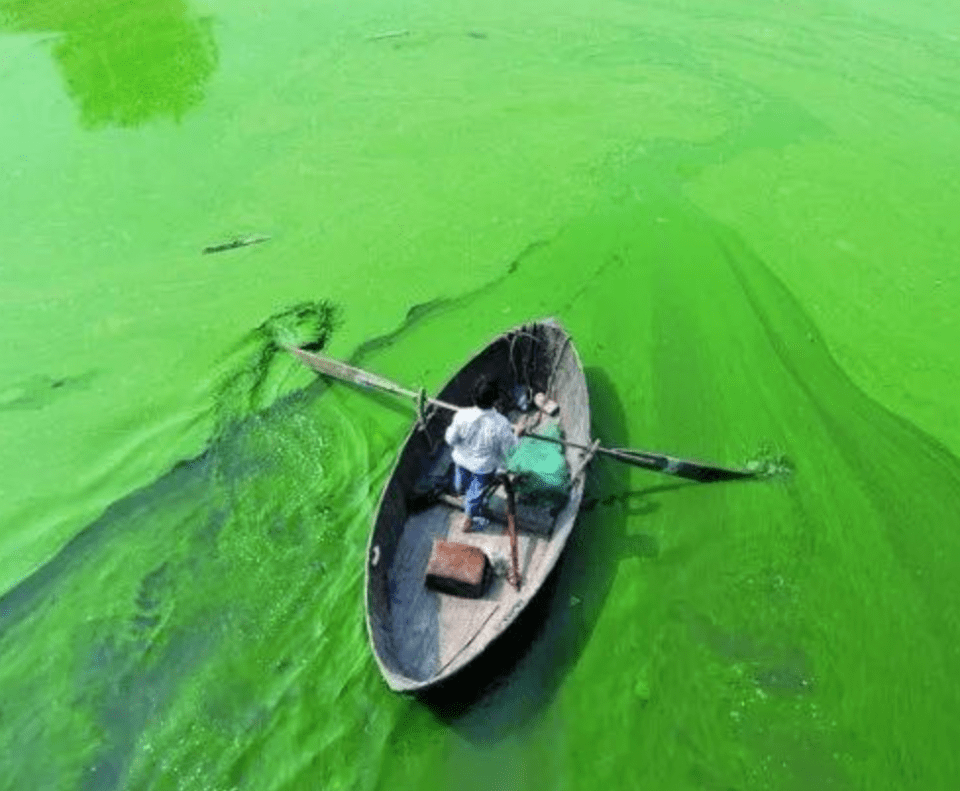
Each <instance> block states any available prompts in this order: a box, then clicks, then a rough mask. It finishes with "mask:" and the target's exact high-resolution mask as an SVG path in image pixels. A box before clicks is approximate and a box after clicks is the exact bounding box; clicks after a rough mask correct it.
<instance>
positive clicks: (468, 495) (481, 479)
mask: <svg viewBox="0 0 960 791" xmlns="http://www.w3.org/2000/svg"><path fill="white" fill-rule="evenodd" d="M494 474H495V473H493V472H470V470H468V469H466V468H465V467H461V466H460V465H459V464H456V465H454V470H453V487H454V488H455V489H456V490H457V494H462V495H464V498H463V512H464V513H465V514H466V515H467V516H469V517H470V518H471V519H473V517H475V516H480V503H481V500H482V495H483V490H484V489H486V488H487V487H488V486H489V485H490V484H491V483H493V476H494Z"/></svg>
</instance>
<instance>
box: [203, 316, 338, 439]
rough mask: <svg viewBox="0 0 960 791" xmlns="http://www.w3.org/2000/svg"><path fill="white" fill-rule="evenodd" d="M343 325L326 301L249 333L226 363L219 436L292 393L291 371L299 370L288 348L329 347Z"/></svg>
mask: <svg viewBox="0 0 960 791" xmlns="http://www.w3.org/2000/svg"><path fill="white" fill-rule="evenodd" d="M339 320H340V312H339V310H338V309H337V307H336V306H335V305H333V304H332V303H330V302H327V301H326V300H319V301H316V302H300V303H298V304H296V305H293V306H291V307H289V308H286V309H285V310H282V311H280V312H279V313H275V314H274V315H272V316H271V317H270V318H268V319H267V320H266V321H264V322H263V323H262V324H261V325H260V326H258V327H257V328H256V329H254V330H251V331H250V332H249V333H247V335H246V336H244V338H243V340H242V341H241V342H240V344H239V345H238V347H237V348H236V349H235V350H234V351H233V353H232V354H231V356H230V359H228V360H226V361H225V362H224V369H225V373H224V374H223V376H222V378H221V381H220V386H219V391H218V394H217V424H218V428H217V433H218V434H219V433H220V432H221V431H222V430H223V429H224V428H225V427H226V426H227V425H229V424H230V423H232V422H233V421H235V420H238V419H241V418H243V417H245V416H247V415H249V414H253V413H256V412H259V411H261V410H263V409H266V408H267V407H268V406H270V405H271V404H272V403H273V402H274V401H275V400H276V399H277V397H278V396H279V395H281V394H282V393H283V392H284V390H285V389H287V387H288V382H289V374H290V372H291V371H292V370H297V369H298V368H299V364H297V363H295V362H294V361H293V360H292V359H291V357H290V355H289V354H287V351H286V347H288V346H298V347H300V348H303V349H310V350H313V351H318V350H320V349H322V348H324V346H326V344H327V342H328V341H329V340H330V337H331V335H332V334H333V332H334V330H335V329H336V328H337V326H338V325H339Z"/></svg>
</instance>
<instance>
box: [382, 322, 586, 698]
mask: <svg viewBox="0 0 960 791" xmlns="http://www.w3.org/2000/svg"><path fill="white" fill-rule="evenodd" d="M481 374H485V375H487V376H489V377H491V378H494V379H496V380H497V381H498V382H499V383H500V385H501V389H502V391H503V392H504V393H507V394H511V395H519V398H518V399H517V400H516V401H514V402H513V403H507V404H504V405H503V407H504V411H506V412H507V414H508V416H509V417H511V418H512V419H514V420H515V419H517V418H518V417H519V416H520V415H521V411H520V409H519V408H518V406H526V404H525V403H524V402H526V401H528V400H529V401H530V403H529V406H528V407H527V409H528V411H529V412H531V413H536V414H537V417H538V418H540V419H541V422H540V424H539V427H538V429H536V430H537V431H540V430H542V428H543V427H544V426H545V425H549V423H550V421H555V422H557V423H559V427H560V429H561V431H562V434H563V436H564V438H565V439H566V440H569V441H571V442H572V443H575V444H579V445H581V446H585V447H586V448H588V449H589V448H590V447H591V443H590V406H589V400H588V396H587V385H586V380H585V379H584V374H583V368H582V366H581V364H580V359H579V357H578V355H577V352H576V349H575V348H574V346H573V343H572V342H571V340H570V336H569V335H567V333H566V332H565V331H564V329H563V327H561V326H560V324H559V323H558V322H557V321H555V320H552V319H547V320H543V321H537V322H534V323H532V324H527V325H524V326H522V327H518V328H516V329H514V330H511V331H509V332H506V333H504V334H503V335H500V336H499V337H497V338H496V339H495V340H494V341H493V342H492V343H491V344H490V345H489V346H487V347H486V348H485V349H483V351H481V352H480V353H479V354H477V355H476V356H475V357H474V358H473V359H472V360H470V361H469V362H468V363H467V364H466V365H465V366H464V367H463V368H462V369H461V370H460V371H459V372H458V373H457V374H456V375H455V376H454V377H453V379H451V380H450V382H449V383H448V384H447V385H446V386H445V387H444V388H443V390H442V391H441V392H440V394H439V396H438V397H437V401H440V402H445V403H446V404H453V405H457V406H470V393H471V389H472V387H473V384H474V382H475V381H476V379H477V377H478V376H480V375H481ZM534 393H545V394H546V395H547V397H548V398H549V399H552V400H553V401H555V402H556V403H557V404H558V405H559V407H560V409H559V413H557V414H556V415H555V416H554V417H548V416H547V415H546V413H542V412H539V411H537V409H536V407H534V406H533V403H532V398H530V396H531V395H532V394H534ZM511 400H513V399H512V398H511ZM518 402H519V403H518ZM451 419H452V413H451V411H450V410H448V409H434V410H432V411H431V410H428V409H424V408H423V403H421V415H420V420H418V423H417V425H416V426H415V427H414V429H413V430H412V432H411V433H410V435H409V437H408V438H407V440H406V442H405V444H404V446H403V448H402V450H401V451H400V453H399V455H398V457H397V461H396V463H395V466H394V468H393V471H392V473H391V475H390V479H389V480H388V482H387V484H386V486H385V487H384V491H383V494H382V496H381V499H380V504H379V507H378V509H377V514H376V516H375V517H374V522H373V529H372V531H371V535H370V541H369V544H368V547H367V559H366V616H367V617H366V620H367V630H368V634H369V637H370V644H371V647H372V649H373V655H374V657H375V658H376V661H377V664H378V666H379V668H380V671H381V673H382V674H383V677H384V679H385V680H386V681H387V684H388V685H389V686H390V687H391V688H392V689H394V690H397V691H404V692H423V691H426V690H427V689H429V688H430V687H433V686H435V685H437V684H439V683H441V682H443V681H446V680H447V679H449V678H450V677H451V676H453V675H454V674H456V673H458V672H459V671H461V670H463V669H464V668H465V667H466V666H467V665H469V664H470V663H472V662H474V661H475V660H477V659H478V658H479V657H480V656H481V655H482V654H483V653H484V650H485V649H486V648H487V647H488V646H489V645H490V644H491V643H492V642H493V641H494V640H496V638H497V637H499V636H500V635H502V634H503V633H504V632H505V631H506V630H507V629H508V627H509V626H510V625H511V624H512V623H513V622H514V621H515V620H516V619H517V617H518V616H519V614H520V613H521V612H522V611H523V610H524V608H525V607H526V606H527V604H528V603H529V602H530V600H531V599H532V598H533V597H534V596H535V595H536V593H537V591H538V590H539V589H540V587H541V586H542V585H543V583H544V581H545V580H546V579H547V577H548V575H549V574H550V571H551V570H552V569H553V567H554V566H555V565H556V563H557V559H558V558H559V557H560V553H561V552H562V551H563V547H564V545H565V544H566V543H567V539H568V538H569V537H570V534H571V531H572V530H573V528H574V523H575V522H576V519H577V513H578V511H579V510H580V503H581V500H582V498H583V487H584V480H585V476H586V466H587V463H588V462H589V460H590V458H591V457H592V453H591V452H590V451H589V450H584V449H583V448H577V447H572V446H571V445H567V446H565V447H564V449H563V453H564V454H565V457H566V463H567V467H568V469H569V471H570V476H571V479H570V480H571V483H570V490H569V496H568V497H567V499H566V501H565V503H564V504H562V505H561V506H560V507H559V511H557V510H555V509H554V510H553V511H548V510H547V509H545V508H543V507H541V508H540V509H539V510H538V509H536V508H533V507H532V506H525V505H524V503H523V502H522V500H521V502H520V503H519V506H518V520H517V526H518V531H517V532H518V534H517V546H516V549H517V558H518V565H519V571H520V576H521V579H522V583H521V584H520V587H519V590H518V589H516V588H514V587H513V586H512V585H510V584H508V582H507V580H506V579H505V578H503V577H502V576H497V575H494V576H493V577H492V579H491V581H490V582H489V584H487V585H486V587H485V592H484V593H483V595H482V596H481V597H480V598H465V597H461V596H456V595H451V594H448V593H443V592H438V591H436V590H433V589H431V588H428V587H427V586H426V585H425V572H426V568H427V564H428V561H429V559H430V556H431V552H432V551H433V549H434V543H435V541H437V540H446V541H450V542H454V543H456V544H461V545H469V546H471V547H478V548H479V549H481V550H482V551H483V552H484V553H485V554H486V555H487V557H488V558H491V559H494V560H496V559H498V558H504V557H509V556H510V545H509V539H508V537H507V535H506V534H505V533H504V532H503V529H502V525H501V524H500V523H499V522H492V523H491V525H490V526H489V527H488V528H487V529H485V530H482V531H478V532H471V533H464V532H463V531H462V529H461V525H460V520H461V512H460V510H459V508H458V501H457V500H456V499H454V498H453V497H451V496H450V495H446V496H443V497H436V496H434V497H430V496H427V497H426V501H424V500H425V498H424V492H425V491H427V492H429V489H430V486H429V481H430V480H431V476H434V477H433V480H436V476H437V474H438V470H439V471H440V473H439V474H440V476H441V477H442V475H443V471H444V470H445V469H446V468H447V466H448V465H449V463H450V461H449V448H447V447H446V444H445V443H444V440H443V434H444V431H445V429H446V427H447V426H448V425H449V423H450V420H451ZM531 441H533V440H531ZM593 447H594V448H595V447H596V446H595V445H594V446H593ZM425 482H427V484H426V485H425ZM434 494H436V493H435V492H434ZM493 499H496V498H493ZM491 514H492V515H493V517H494V518H495V519H497V518H499V514H498V513H497V512H496V511H494V510H493V507H492V506H491Z"/></svg>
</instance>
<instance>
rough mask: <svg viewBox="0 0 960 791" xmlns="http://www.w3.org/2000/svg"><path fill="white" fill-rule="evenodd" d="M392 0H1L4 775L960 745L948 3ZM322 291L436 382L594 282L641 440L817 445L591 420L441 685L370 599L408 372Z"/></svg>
mask: <svg viewBox="0 0 960 791" xmlns="http://www.w3.org/2000/svg"><path fill="white" fill-rule="evenodd" d="M340 5H342V4H340ZM359 5H360V6H362V7H360V8H349V7H348V8H341V7H338V6H337V5H335V4H317V3H307V2H300V1H299V0H294V1H293V2H285V3H282V4H280V6H279V7H278V6H276V5H267V4H259V5H258V4H249V3H238V2H237V3H231V2H228V1H227V0H223V1H222V2H214V3H206V4H203V5H201V4H199V3H189V4H188V3H182V2H174V1H173V0H162V1H159V2H158V0H137V1H136V2H121V1H120V0H112V2H107V1H106V0H74V1H73V2H67V1H66V0H55V1H53V2H44V3H40V2H37V1H36V0H31V1H29V2H27V1H25V0H0V107H2V108H3V110H2V114H0V194H2V195H3V197H4V201H3V211H2V212H0V239H2V241H3V245H4V246H3V251H2V253H0V299H2V307H3V312H4V339H5V341H6V343H5V344H4V345H3V346H2V347H0V436H2V438H3V442H2V443H0V463H2V469H3V472H4V475H3V478H2V484H0V493H2V495H3V497H2V498H0V559H2V565H0V572H2V573H0V590H3V591H6V594H5V596H4V598H3V600H2V605H0V689H3V691H4V695H3V698H2V701H0V740H2V741H0V744H2V753H0V754H2V756H3V757H2V759H0V761H2V763H0V779H2V787H4V788H12V789H23V788H44V789H46V788H50V789H74V788H78V789H114V788H158V789H166V788H169V789H180V788H183V789H194V788H195V789H232V788H241V789H243V788H249V789H257V790H258V791H261V790H265V789H301V788H303V789H333V788H358V789H372V788H381V787H382V788H387V787H391V788H426V789H429V788H439V787H446V786H449V785H451V784H453V785H455V787H458V788H461V789H488V788H494V787H496V788H504V789H514V788H516V789H540V788H543V789H559V788H564V789H580V788H583V789H592V788H596V787H604V786H606V787H615V788H618V789H624V790H625V791H626V789H633V788H651V789H671V790H672V789H688V788H689V789H701V788H702V789H729V788H743V789H765V788H769V789H790V790H791V791H792V790H793V789H797V790H799V789H848V788H849V789H885V788H889V789H904V788H910V789H924V790H926V789H940V788H952V787H954V786H955V785H956V784H957V782H958V780H960V767H958V765H957V759H956V757H955V750H954V748H953V743H954V742H955V741H956V740H957V737H958V727H957V726H956V724H955V719H956V718H955V712H956V711H957V710H958V708H960V692H958V691H957V687H956V683H955V679H956V677H957V674H958V671H960V647H958V646H960V640H958V638H960V634H958V632H960V613H958V607H960V604H958V602H960V582H958V581H957V580H958V575H957V569H958V561H960V537H958V534H957V530H956V528H957V525H958V523H960V521H958V519H957V517H956V516H955V513H954V511H955V507H954V503H955V502H956V501H957V498H958V496H960V463H958V460H957V456H956V454H957V453H960V429H958V425H960V420H958V418H960V407H958V406H957V401H956V399H955V398H954V396H953V387H952V385H953V384H954V381H955V378H956V377H955V374H954V371H955V370H956V369H957V366H958V363H960V359H958V358H960V354H958V352H957V349H960V326H958V322H960V319H958V313H957V311H956V310H955V306H956V305H957V304H958V301H960V280H958V278H957V275H956V271H955V266H953V264H954V260H955V258H956V255H957V252H958V250H960V231H958V230H957V225H956V223H955V222H954V218H955V216H956V214H957V209H958V208H960V204H958V200H957V198H956V194H957V192H956V189H957V185H958V183H960V145H958V140H960V113H958V112H957V109H956V108H957V107H960V88H958V85H957V82H956V79H955V75H956V74H957V73H958V68H960V55H958V50H957V41H958V37H960V29H958V28H957V25H956V20H955V17H954V16H952V15H950V14H948V13H947V12H946V11H943V10H937V8H934V7H931V8H924V7H923V5H922V4H919V5H918V4H910V5H907V4H905V3H901V4H894V3H889V2H888V3H886V4H881V5H878V4H876V3H870V4H866V3H846V4H841V3H839V2H806V3H799V4H791V5H790V6H787V7H785V6H784V4H782V3H773V2H766V3H763V2H761V3H756V2H754V3H746V2H736V0H728V2H725V3H723V4H720V5H718V4H716V3H698V2H688V3H681V4H677V3H663V4H657V3H640V2H610V1H609V0H604V1H603V2H601V3H597V4H594V5H593V6H591V7H590V9H589V11H587V10H584V11H576V10H572V5H571V4H562V3H559V2H548V1H547V0H522V1H521V2H512V3H498V2H490V3H486V4H484V6H483V7H482V8H479V7H475V4H469V3H447V4H443V5H442V6H440V7H438V4H436V3H417V2H408V3H405V4H400V3H394V2H388V0H370V1H369V2H364V3H361V4H359ZM938 15H939V16H938ZM399 30H407V31H409V33H408V34H407V35H405V36H400V37H394V38H382V39H376V40H369V37H371V36H375V35H377V34H380V33H384V32H389V31H399ZM244 234H268V235H270V236H271V239H270V240H269V241H267V242H264V243H263V244H260V245H257V246H253V247H248V248H243V249H239V250H234V251H229V252H224V253H219V254H216V255H201V254H200V250H201V249H202V248H203V247H205V246H207V245H210V244H215V243H218V242H222V241H225V240H228V239H230V238H232V237H234V236H238V235H244ZM317 300H329V301H331V302H332V303H333V304H335V305H337V306H338V308H339V315H340V323H339V325H338V326H337V328H336V329H335V331H334V333H333V335H332V336H331V339H330V342H329V343H328V345H327V349H328V350H329V351H330V352H331V353H333V354H335V355H337V356H341V357H351V356H352V357H353V358H354V359H355V361H357V362H358V363H360V364H363V365H366V366H369V367H370V368H372V369H375V370H376V371H378V372H380V373H382V374H384V375H387V376H390V377H393V378H395V379H397V380H399V381H402V382H405V383H409V384H423V385H425V386H427V387H428V388H431V389H436V388H437V387H439V386H440V384H441V383H442V382H443V381H445V380H446V378H447V377H448V376H449V375H450V374H451V373H452V372H453V371H454V370H456V368H457V366H458V365H459V364H461V363H462V362H463V361H464V360H465V359H467V358H468V357H469V355H470V354H471V353H472V352H473V351H475V350H476V349H478V348H479V347H480V346H482V345H483V344H484V343H485V342H486V341H487V340H488V339H489V338H490V337H492V336H493V335H495V334H496V333H498V332H500V331H501V330H503V329H505V328H507V327H510V326H513V325H514V324H517V323H520V322H522V321H524V320H527V319H529V318H531V317H536V316H543V315H554V316H557V317H559V318H560V319H561V320H562V321H563V322H564V324H565V325H566V326H567V328H568V329H569V330H570V331H571V332H572V334H573V336H574V338H575V340H576V343H577V346H578V350H579V352H580V355H581V357H582V359H583V360H584V363H585V365H586V366H587V368H588V382H589V385H590V392H591V398H592V405H593V410H594V418H595V420H594V425H595V432H596V435H597V436H598V437H600V438H601V439H603V440H604V441H605V442H606V443H608V444H611V445H620V446H628V447H629V446H633V447H641V448H650V449H659V450H665V451H669V452H673V453H676V454H679V455H691V456H698V457H703V458H709V459H716V460H720V461H728V462H733V463H736V462H743V461H746V460H748V459H751V458H757V457H760V456H765V457H779V456H785V457H786V458H787V459H788V460H789V461H790V462H791V464H792V465H793V466H794V468H795V473H794V474H793V475H792V476H790V477H786V478H782V479H778V480H774V481H769V482H764V483H750V484H726V485H713V486H698V485H689V484H684V483H682V482H678V481H675V480H671V479H669V478H663V477H657V476H655V475H652V474H648V473H642V472H640V471H637V470H634V469H632V468H618V467H614V466H611V465H604V464H601V463H600V462H598V463H597V464H596V465H595V467H594V473H593V475H592V477H591V483H590V486H591V491H590V496H589V499H588V503H587V507H586V508H585V509H584V512H583V515H582V519H581V521H580V522H579V528H578V531H577V533H576V534H575V537H574V539H573V541H572V544H571V546H570V548H569V549H570V551H569V552H568V553H567V555H566V556H565V559H564V561H563V563H562V565H561V567H560V569H559V574H558V577H557V579H556V582H555V585H554V587H553V588H552V589H551V590H550V591H549V597H548V600H547V602H546V604H545V607H544V613H543V617H542V619H541V621H540V623H539V627H538V628H539V632H538V635H537V637H536V638H535V639H534V640H533V642H532V645H530V646H528V647H527V648H526V649H525V653H524V655H523V657H522V658H521V659H520V660H519V662H518V664H517V666H516V667H515V668H514V669H513V670H512V671H511V673H510V674H509V675H508V676H507V677H506V678H505V679H504V680H503V683H502V684H501V685H500V686H499V687H498V688H497V689H495V690H492V691H490V692H488V693H487V694H486V695H485V696H484V697H483V698H482V699H481V700H480V701H478V702H476V703H474V704H473V705H471V706H469V707H467V708H465V709H463V710H461V711H451V710H449V709H431V708H428V707H426V706H425V705H423V704H422V703H419V702H416V701H413V700H409V699H406V698H402V697H398V696H395V695H393V694H391V693H389V692H388V691H387V690H386V688H385V685H384V684H383V682H382V681H381V680H380V678H379V676H378V674H377V672H376V670H375V667H374V664H373V661H372V658H371V657H370V655H369V651H368V648H367V644H366V636H365V634H364V629H363V623H362V606H361V598H362V591H361V584H362V565H361V563H362V556H363V546H364V543H365V540H366V534H367V530H368V526H369V520H370V516H371V510H372V508H373V507H374V505H375V503H376V498H377V495H378V492H379V489H380V486H381V485H382V483H383V481H384V479H385V476H386V474H387V471H388V469H389V465H390V463H391V461H392V458H393V455H394V453H395V452H396V450H397V448H398V447H399V443H400V442H401V441H402V438H403V436H404V434H405V433H406V431H407V430H408V428H409V425H410V420H411V418H412V415H411V413H410V412H409V411H407V410H406V408H405V407H401V406H399V405H397V404H395V403H393V402H391V401H389V400H388V399H386V398H371V397H370V396H368V395H367V394H364V393H355V392H351V391H348V390H346V389H344V388H342V387H336V386H335V387H332V388H328V387H326V386H324V385H322V384H320V383H318V382H316V381H315V380H314V379H313V377H311V375H310V374H309V373H308V372H306V371H304V370H302V369H300V368H298V367H297V366H296V365H295V364H294V363H293V362H292V361H291V360H288V359H286V358H285V357H283V356H282V355H279V354H276V353H274V352H273V351H272V349H271V346H270V340H271V338H273V337H275V336H276V333H277V331H278V330H277V322H276V321H274V322H272V323H271V322H268V321H267V320H268V319H269V318H270V317H271V316H279V315H281V314H283V313H284V312H285V311H287V310H288V309H290V308H291V307H292V306H295V305H298V304H301V303H305V302H313V301H317ZM415 306H419V307H415ZM290 321H291V319H290V317H289V315H288V316H287V318H286V319H284V320H283V322H285V323H284V326H287V327H289V323H290ZM295 323H296V324H297V326H296V331H297V332H300V333H303V334H305V335H309V334H311V332H312V333H313V334H314V335H316V333H317V331H318V326H316V323H315V322H314V321H313V319H311V316H310V315H307V316H306V317H304V316H301V317H300V318H299V320H298V321H297V322H295ZM377 339H379V340H377ZM284 394H287V395H286V396H284ZM278 398H279V399H280V400H277V399H278ZM271 404H274V406H272V407H271V406H270V405H271ZM181 461H183V462H184V463H182V464H177V462H181Z"/></svg>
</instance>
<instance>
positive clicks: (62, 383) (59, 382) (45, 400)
mask: <svg viewBox="0 0 960 791" xmlns="http://www.w3.org/2000/svg"><path fill="white" fill-rule="evenodd" d="M96 377H97V373H96V372H94V371H87V372H86V373H83V374H79V375H77V376H51V375H49V374H34V375H33V376H28V377H27V378H25V379H21V380H20V381H19V382H15V383H13V384H10V385H7V386H6V387H5V388H4V389H3V391H0V410H11V411H13V410H19V409H43V408H44V407H45V406H48V405H49V404H52V403H53V402H54V401H56V400H57V399H60V398H64V397H69V396H70V395H72V394H73V393H75V392H78V391H81V390H86V389H87V388H89V387H90V384H91V383H92V382H93V381H94V380H95V379H96Z"/></svg>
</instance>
